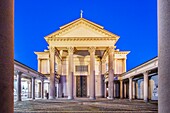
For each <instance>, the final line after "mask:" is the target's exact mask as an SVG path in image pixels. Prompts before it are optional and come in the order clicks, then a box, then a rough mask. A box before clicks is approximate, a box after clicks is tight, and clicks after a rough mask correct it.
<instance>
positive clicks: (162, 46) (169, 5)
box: [157, 0, 170, 113]
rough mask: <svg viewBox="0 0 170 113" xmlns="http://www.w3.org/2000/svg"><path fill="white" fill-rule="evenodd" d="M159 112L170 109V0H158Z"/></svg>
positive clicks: (165, 111) (166, 112)
mask: <svg viewBox="0 0 170 113" xmlns="http://www.w3.org/2000/svg"><path fill="white" fill-rule="evenodd" d="M157 9H158V47H159V48H158V58H159V59H158V61H159V63H158V80H159V81H158V87H159V89H158V100H159V101H158V112H159V113H169V111H170V107H169V105H170V99H169V94H170V88H169V86H170V77H169V73H170V69H169V67H170V60H169V59H170V39H169V37H170V32H169V29H170V0H158V8H157Z"/></svg>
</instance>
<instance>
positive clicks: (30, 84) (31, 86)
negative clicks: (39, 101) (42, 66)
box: [29, 79, 32, 98]
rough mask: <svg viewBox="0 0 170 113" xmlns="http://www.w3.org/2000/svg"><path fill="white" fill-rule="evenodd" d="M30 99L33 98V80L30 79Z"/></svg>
mask: <svg viewBox="0 0 170 113" xmlns="http://www.w3.org/2000/svg"><path fill="white" fill-rule="evenodd" d="M29 98H32V79H30V92H29Z"/></svg>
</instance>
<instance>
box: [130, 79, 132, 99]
mask: <svg viewBox="0 0 170 113" xmlns="http://www.w3.org/2000/svg"><path fill="white" fill-rule="evenodd" d="M129 100H132V78H129Z"/></svg>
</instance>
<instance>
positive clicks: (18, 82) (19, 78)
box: [17, 72, 22, 101]
mask: <svg viewBox="0 0 170 113" xmlns="http://www.w3.org/2000/svg"><path fill="white" fill-rule="evenodd" d="M21 74H22V73H21V72H17V101H21Z"/></svg>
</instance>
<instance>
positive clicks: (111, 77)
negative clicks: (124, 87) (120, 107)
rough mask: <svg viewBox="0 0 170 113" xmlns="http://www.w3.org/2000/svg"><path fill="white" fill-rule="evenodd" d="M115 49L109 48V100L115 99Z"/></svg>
mask: <svg viewBox="0 0 170 113" xmlns="http://www.w3.org/2000/svg"><path fill="white" fill-rule="evenodd" d="M113 59H114V47H109V48H108V61H109V62H108V63H109V77H108V81H109V86H108V87H109V91H108V93H109V95H108V99H113V98H114V93H113V91H114V86H113V84H114V69H113V66H114V61H113Z"/></svg>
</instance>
